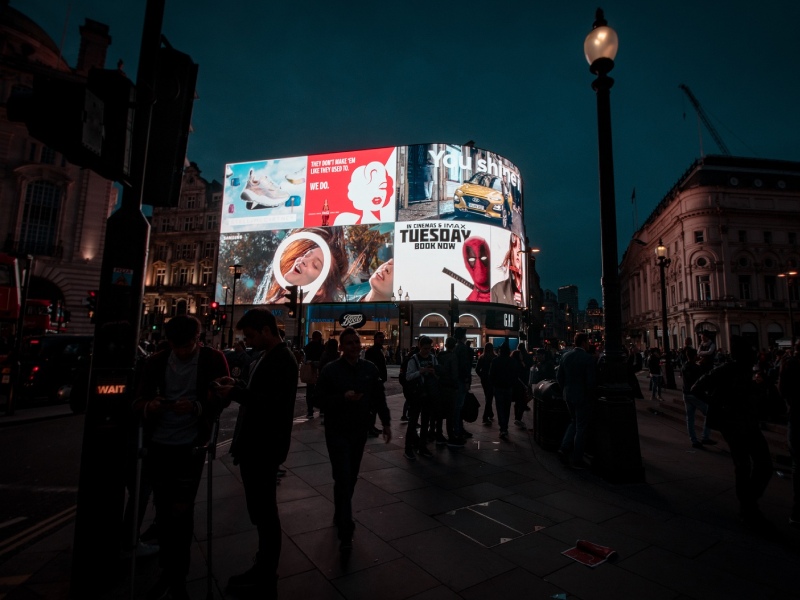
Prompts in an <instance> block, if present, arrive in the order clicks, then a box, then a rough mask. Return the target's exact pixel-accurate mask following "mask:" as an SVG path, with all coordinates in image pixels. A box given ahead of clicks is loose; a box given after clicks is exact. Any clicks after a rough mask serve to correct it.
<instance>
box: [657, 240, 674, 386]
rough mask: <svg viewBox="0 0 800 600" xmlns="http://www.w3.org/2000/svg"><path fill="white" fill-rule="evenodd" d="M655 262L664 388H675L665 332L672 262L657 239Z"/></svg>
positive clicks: (667, 336) (667, 334)
mask: <svg viewBox="0 0 800 600" xmlns="http://www.w3.org/2000/svg"><path fill="white" fill-rule="evenodd" d="M656 262H657V263H658V268H659V269H660V271H661V338H662V339H663V340H664V367H665V370H666V374H667V380H666V386H665V387H666V388H667V389H668V390H674V389H675V372H674V371H673V370H672V360H670V355H669V333H668V332H667V274H666V271H667V267H669V266H670V264H672V259H671V258H667V247H666V246H665V245H664V244H663V243H662V241H661V239H659V240H658V246H656Z"/></svg>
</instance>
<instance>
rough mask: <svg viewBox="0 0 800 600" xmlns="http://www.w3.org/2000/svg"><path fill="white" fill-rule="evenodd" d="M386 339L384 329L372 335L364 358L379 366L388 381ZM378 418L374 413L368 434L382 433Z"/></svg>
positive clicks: (375, 435)
mask: <svg viewBox="0 0 800 600" xmlns="http://www.w3.org/2000/svg"><path fill="white" fill-rule="evenodd" d="M385 339H386V336H385V335H384V334H383V332H382V331H376V332H375V334H374V335H373V336H372V346H370V347H369V348H367V349H366V350H365V351H364V359H365V360H368V361H369V362H371V363H372V364H373V365H375V366H376V367H378V374H379V375H380V377H381V381H383V383H386V381H387V380H388V379H389V374H388V372H387V370H386V355H385V354H384V353H383V341H384V340H385ZM377 420H378V415H377V414H375V413H373V415H372V421H371V422H370V425H369V429H368V430H367V434H368V435H370V436H372V437H378V436H379V435H380V434H381V431H380V429H378V428H377V427H375V422H376V421H377Z"/></svg>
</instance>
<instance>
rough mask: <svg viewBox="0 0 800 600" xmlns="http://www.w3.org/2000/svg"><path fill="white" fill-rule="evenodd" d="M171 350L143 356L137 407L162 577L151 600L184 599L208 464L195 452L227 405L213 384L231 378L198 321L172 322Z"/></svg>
mask: <svg viewBox="0 0 800 600" xmlns="http://www.w3.org/2000/svg"><path fill="white" fill-rule="evenodd" d="M164 331H165V333H166V336H167V340H168V341H169V349H165V350H162V351H160V352H156V353H155V354H153V355H152V356H151V357H149V358H148V359H147V363H146V364H145V367H144V372H143V374H142V378H141V382H140V387H139V389H138V390H137V395H136V401H135V403H134V410H135V411H138V412H139V413H140V414H141V415H142V417H143V418H144V425H145V430H146V432H147V438H148V448H147V456H146V458H145V469H146V472H147V475H148V477H149V478H150V481H151V484H152V487H153V500H154V504H155V507H156V523H157V524H158V542H159V545H160V547H161V550H160V554H159V566H160V567H161V576H160V577H159V579H158V581H157V582H156V584H155V586H154V587H153V588H152V589H151V590H150V592H149V593H148V595H147V597H148V599H161V598H173V599H176V600H177V599H182V598H188V597H189V596H188V594H187V592H186V575H187V574H188V572H189V561H190V553H191V544H192V535H193V532H194V501H195V497H196V496H197V488H198V487H199V485H200V476H201V474H202V472H203V464H204V463H205V453H204V452H198V451H197V450H198V448H202V447H204V446H205V445H206V444H207V443H208V441H209V438H210V435H211V427H212V424H213V423H214V420H215V419H216V418H217V417H218V416H219V413H220V412H221V411H222V409H223V408H224V407H225V406H227V402H226V401H225V400H223V399H221V398H220V397H219V396H218V395H217V394H215V393H214V390H215V389H216V388H215V387H214V385H213V382H214V380H215V379H217V378H220V377H224V376H227V375H228V364H227V362H225V357H224V356H223V355H222V353H221V352H219V351H218V350H214V349H212V348H209V347H207V346H201V345H200V321H198V320H197V319H196V318H195V317H192V316H189V315H178V316H176V317H173V318H172V319H170V320H169V322H167V324H166V325H165V326H164Z"/></svg>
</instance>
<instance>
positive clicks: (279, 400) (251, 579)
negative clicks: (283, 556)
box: [218, 308, 298, 597]
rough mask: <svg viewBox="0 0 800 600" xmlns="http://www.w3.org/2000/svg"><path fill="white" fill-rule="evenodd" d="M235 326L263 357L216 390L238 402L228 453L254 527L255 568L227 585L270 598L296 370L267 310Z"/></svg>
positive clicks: (254, 312)
mask: <svg viewBox="0 0 800 600" xmlns="http://www.w3.org/2000/svg"><path fill="white" fill-rule="evenodd" d="M236 329H239V330H241V331H242V332H243V333H244V339H245V341H246V342H247V344H248V345H249V346H252V347H253V348H254V349H255V350H256V351H259V352H261V355H260V356H259V358H258V359H257V360H256V361H255V362H254V363H253V364H252V365H251V366H250V372H249V374H248V379H247V380H246V381H245V380H239V381H234V380H233V379H231V378H229V377H228V378H223V379H222V380H220V381H219V383H220V384H221V387H220V388H218V389H219V393H220V395H222V396H223V397H225V398H227V399H229V400H232V401H234V402H237V403H238V404H239V415H238V417H237V418H236V428H235V430H234V434H233V441H232V443H231V449H230V453H231V454H232V455H233V464H235V465H239V473H240V475H241V477H242V483H243V484H244V493H245V500H246V502H247V512H248V514H249V516H250V521H251V522H252V523H253V525H255V526H256V528H257V530H258V551H257V553H256V558H255V564H254V565H253V567H252V568H251V569H249V570H248V571H246V572H245V573H243V574H241V575H234V576H233V577H231V578H230V579H229V580H228V588H227V589H228V591H230V592H234V593H237V594H246V593H251V594H258V597H267V596H265V594H271V595H272V596H273V597H274V595H275V594H276V593H277V591H276V590H277V582H278V574H277V570H278V560H279V558H280V553H281V522H280V518H279V516H278V503H277V497H276V490H277V484H276V478H275V473H276V472H277V470H278V467H279V466H280V465H281V463H283V461H284V460H286V456H287V454H288V453H289V445H290V442H291V435H292V419H293V417H294V403H295V396H296V394H297V375H298V368H297V361H296V360H295V358H294V355H293V354H292V351H291V350H290V349H289V348H288V347H287V346H286V344H284V343H282V341H281V337H280V334H279V333H278V325H277V322H276V321H275V317H274V316H273V315H272V313H271V312H269V311H268V310H265V309H261V308H257V309H253V310H249V311H247V312H246V313H245V315H244V316H243V317H242V318H241V319H239V322H238V323H237V324H236Z"/></svg>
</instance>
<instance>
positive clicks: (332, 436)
mask: <svg viewBox="0 0 800 600" xmlns="http://www.w3.org/2000/svg"><path fill="white" fill-rule="evenodd" d="M339 347H340V349H341V351H342V357H341V358H339V359H338V360H335V361H333V362H331V363H328V364H327V365H325V368H324V369H322V372H321V373H320V374H319V380H318V381H317V385H318V388H317V389H318V390H319V396H318V401H319V403H320V408H321V409H322V410H323V411H324V412H325V443H326V445H327V447H328V456H329V458H330V461H331V470H332V473H333V482H334V483H333V504H334V510H335V512H334V522H335V523H336V527H337V529H338V532H339V542H340V544H339V549H340V551H342V552H350V550H352V548H353V532H354V531H355V522H354V521H353V508H352V500H353V492H354V491H355V487H356V481H358V470H359V469H360V467H361V457H362V456H363V454H364V446H365V445H366V443H367V429H368V428H369V425H370V418H371V411H372V410H374V411H375V412H376V413H377V414H378V416H379V417H380V419H381V423H382V424H383V439H384V440H385V441H386V443H387V444H388V443H389V441H390V440H391V439H392V429H391V427H390V424H389V408H388V407H387V406H386V393H385V391H384V388H383V381H381V378H380V374H379V373H378V368H377V367H376V366H375V365H374V364H372V363H371V362H369V361H368V360H364V359H362V358H359V355H360V354H361V338H360V337H359V335H358V332H356V330H355V329H353V328H352V327H348V328H347V329H345V330H344V331H342V333H341V334H340V335H339Z"/></svg>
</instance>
